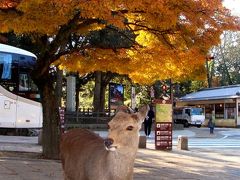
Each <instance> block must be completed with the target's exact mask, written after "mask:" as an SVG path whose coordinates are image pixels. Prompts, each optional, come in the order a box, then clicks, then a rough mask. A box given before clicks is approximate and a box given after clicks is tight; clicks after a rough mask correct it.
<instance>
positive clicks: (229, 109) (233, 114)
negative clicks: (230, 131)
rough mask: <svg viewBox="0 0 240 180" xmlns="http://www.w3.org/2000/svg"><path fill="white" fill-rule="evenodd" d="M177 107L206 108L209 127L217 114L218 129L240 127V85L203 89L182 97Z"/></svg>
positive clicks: (206, 121)
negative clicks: (212, 117)
mask: <svg viewBox="0 0 240 180" xmlns="http://www.w3.org/2000/svg"><path fill="white" fill-rule="evenodd" d="M176 106H196V107H202V108H204V113H205V122H204V125H207V123H208V120H209V118H210V117H211V115H212V112H213V111H214V112H215V119H216V120H215V125H216V126H217V127H239V126H240V85H232V86H222V87H216V88H207V89H202V90H199V91H197V92H194V93H190V94H187V95H186V96H184V97H181V98H180V99H179V100H178V101H177V102H176Z"/></svg>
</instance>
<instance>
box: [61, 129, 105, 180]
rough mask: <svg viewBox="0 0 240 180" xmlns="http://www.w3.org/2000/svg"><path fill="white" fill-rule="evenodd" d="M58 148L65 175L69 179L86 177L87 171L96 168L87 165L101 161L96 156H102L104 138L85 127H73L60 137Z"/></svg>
mask: <svg viewBox="0 0 240 180" xmlns="http://www.w3.org/2000/svg"><path fill="white" fill-rule="evenodd" d="M60 149H61V159H62V164H63V169H64V172H65V176H67V177H68V178H69V179H76V177H78V178H77V179H87V178H85V177H86V176H87V173H89V171H90V170H92V169H93V168H98V167H89V165H94V164H96V163H97V162H98V161H101V160H100V159H99V158H98V157H102V155H104V151H105V149H104V140H103V139H102V138H101V137H100V136H98V135H97V134H95V133H93V132H91V131H88V130H85V129H74V130H71V131H69V132H68V133H66V134H65V135H64V136H63V138H62V141H61V147H60ZM101 154H102V155H101ZM93 161H96V162H93ZM97 164H98V163H97ZM66 179H67V178H66Z"/></svg>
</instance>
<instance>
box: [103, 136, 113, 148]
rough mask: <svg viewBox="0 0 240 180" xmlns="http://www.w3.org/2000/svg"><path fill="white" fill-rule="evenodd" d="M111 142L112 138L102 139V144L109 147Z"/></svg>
mask: <svg viewBox="0 0 240 180" xmlns="http://www.w3.org/2000/svg"><path fill="white" fill-rule="evenodd" d="M113 142H114V140H113V139H112V138H107V139H105V140H104V145H105V146H106V147H108V148H109V147H110V146H111V145H112V144H113Z"/></svg>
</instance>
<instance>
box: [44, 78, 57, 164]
mask: <svg viewBox="0 0 240 180" xmlns="http://www.w3.org/2000/svg"><path fill="white" fill-rule="evenodd" d="M41 91H42V105H43V133H42V134H43V137H42V144H43V147H42V148H43V156H44V157H45V158H48V159H58V158H59V142H60V129H59V110H58V107H57V104H58V103H57V99H56V96H55V93H54V92H55V91H54V89H53V87H52V84H51V83H49V82H48V83H45V84H44V86H42V90H41Z"/></svg>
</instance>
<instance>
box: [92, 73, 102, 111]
mask: <svg viewBox="0 0 240 180" xmlns="http://www.w3.org/2000/svg"><path fill="white" fill-rule="evenodd" d="M101 83H102V73H101V72H100V71H96V72H95V87H94V97H93V107H94V108H93V109H94V112H101V109H100V104H101Z"/></svg>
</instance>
